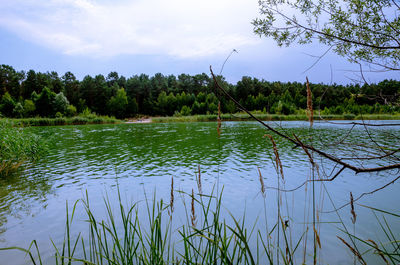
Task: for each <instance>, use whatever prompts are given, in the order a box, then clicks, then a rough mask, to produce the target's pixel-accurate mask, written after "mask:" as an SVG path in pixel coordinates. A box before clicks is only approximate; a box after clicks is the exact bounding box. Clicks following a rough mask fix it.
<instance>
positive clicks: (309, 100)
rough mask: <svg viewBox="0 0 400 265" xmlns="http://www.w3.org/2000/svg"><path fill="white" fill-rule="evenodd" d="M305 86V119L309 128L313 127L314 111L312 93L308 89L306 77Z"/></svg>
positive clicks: (308, 84)
mask: <svg viewBox="0 0 400 265" xmlns="http://www.w3.org/2000/svg"><path fill="white" fill-rule="evenodd" d="M306 80H307V82H306V84H307V117H308V120H309V122H310V127H312V126H313V122H314V110H313V106H312V93H311V89H310V83H309V82H308V77H306Z"/></svg>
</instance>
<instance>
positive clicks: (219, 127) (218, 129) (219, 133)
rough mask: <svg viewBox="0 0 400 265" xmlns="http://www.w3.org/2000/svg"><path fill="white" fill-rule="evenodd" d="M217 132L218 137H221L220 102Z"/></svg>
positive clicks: (219, 104)
mask: <svg viewBox="0 0 400 265" xmlns="http://www.w3.org/2000/svg"><path fill="white" fill-rule="evenodd" d="M217 131H218V137H220V136H221V101H218V126H217Z"/></svg>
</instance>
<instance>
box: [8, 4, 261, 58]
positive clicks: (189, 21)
mask: <svg viewBox="0 0 400 265" xmlns="http://www.w3.org/2000/svg"><path fill="white" fill-rule="evenodd" d="M3 2H4V3H3ZM257 8H258V7H257V1H255V0H254V1H249V0H168V1H167V0H133V1H132V0H131V1H128V0H121V1H109V0H103V1H91V0H34V1H33V0H14V1H6V0H0V13H1V14H2V16H1V17H0V27H4V28H6V29H8V30H9V31H11V32H14V33H15V34H17V35H18V36H20V37H21V38H23V39H25V40H27V41H30V42H34V43H37V44H40V45H42V46H45V47H48V48H51V49H54V50H57V51H60V52H62V53H64V54H70V55H87V56H91V57H112V56H116V55H122V54H134V55H143V54H150V55H169V56H178V57H183V58H186V57H203V56H212V55H216V54H217V55H218V54H226V53H227V52H228V51H231V50H232V49H233V48H236V49H239V48H241V47H243V46H246V45H254V44H257V43H258V42H259V40H258V39H257V37H256V36H254V34H253V33H252V26H251V24H250V22H251V20H252V19H253V18H254V17H255V16H256V15H257Z"/></svg>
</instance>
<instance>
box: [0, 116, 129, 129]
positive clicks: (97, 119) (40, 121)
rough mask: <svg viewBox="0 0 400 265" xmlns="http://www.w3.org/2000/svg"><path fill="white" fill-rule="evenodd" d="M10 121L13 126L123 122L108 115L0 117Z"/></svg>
mask: <svg viewBox="0 0 400 265" xmlns="http://www.w3.org/2000/svg"><path fill="white" fill-rule="evenodd" d="M6 120H7V121H9V122H10V123H12V125H13V126H23V127H26V126H58V125H84V124H114V123H122V121H121V120H118V119H116V118H113V117H108V116H95V115H90V116H76V117H70V118H67V117H61V118H23V119H0V121H6Z"/></svg>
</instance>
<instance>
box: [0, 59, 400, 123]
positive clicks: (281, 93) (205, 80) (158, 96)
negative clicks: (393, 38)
mask: <svg viewBox="0 0 400 265" xmlns="http://www.w3.org/2000/svg"><path fill="white" fill-rule="evenodd" d="M218 79H219V82H220V84H221V85H222V86H223V87H224V88H225V89H226V90H227V91H228V92H229V93H230V94H232V95H233V96H234V97H235V98H236V99H237V100H238V101H239V102H241V104H242V105H243V106H245V107H246V108H247V109H248V110H251V111H255V110H257V111H262V112H264V113H271V114H285V115H288V114H296V113H300V112H302V111H304V109H306V107H307V92H306V87H305V83H299V82H287V83H284V82H269V81H265V80H259V79H257V78H252V77H247V76H245V77H243V78H242V79H241V80H240V81H238V82H237V83H236V84H231V83H228V82H226V80H225V79H224V78H223V77H222V76H218ZM310 86H311V91H312V94H313V102H314V103H313V104H314V108H316V109H318V108H319V109H321V110H322V112H323V114H344V113H352V114H361V113H368V114H369V113H371V114H372V113H389V114H390V113H392V114H393V113H396V112H400V107H399V105H400V98H399V95H400V81H397V80H384V81H382V82H380V83H378V84H368V85H367V84H365V85H362V86H361V85H359V84H348V85H338V84H332V85H325V84H311V85H310ZM0 97H1V99H0V113H1V115H2V116H4V117H17V118H20V117H34V116H41V117H62V116H75V115H77V114H79V113H82V112H92V113H96V114H99V115H109V116H115V117H117V118H126V117H134V116H136V115H138V114H143V115H152V116H156V115H159V116H171V115H184V116H186V115H196V114H215V113H217V111H218V101H219V100H220V101H221V110H222V112H224V113H235V112H237V111H238V110H237V109H236V107H235V105H234V104H233V103H232V102H229V101H228V100H226V99H225V98H224V97H221V96H220V95H219V92H218V91H216V89H215V87H214V83H213V80H212V79H211V78H210V76H208V75H207V74H205V73H202V74H197V75H187V74H180V75H178V76H175V75H167V76H166V75H163V74H161V73H157V74H155V75H154V76H149V75H146V74H140V75H134V76H132V77H129V78H126V77H124V76H122V75H119V74H118V73H117V72H111V73H109V74H108V75H107V76H103V75H101V74H99V75H96V76H94V77H92V76H90V75H87V76H85V77H84V78H83V79H82V80H81V81H80V80H78V79H77V78H76V77H75V75H74V74H73V73H71V72H66V73H65V74H64V75H63V76H61V77H60V76H59V75H58V73H57V72H46V73H41V72H35V71H34V70H29V71H28V72H24V71H16V70H15V69H14V68H13V67H12V66H9V65H1V66H0Z"/></svg>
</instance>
